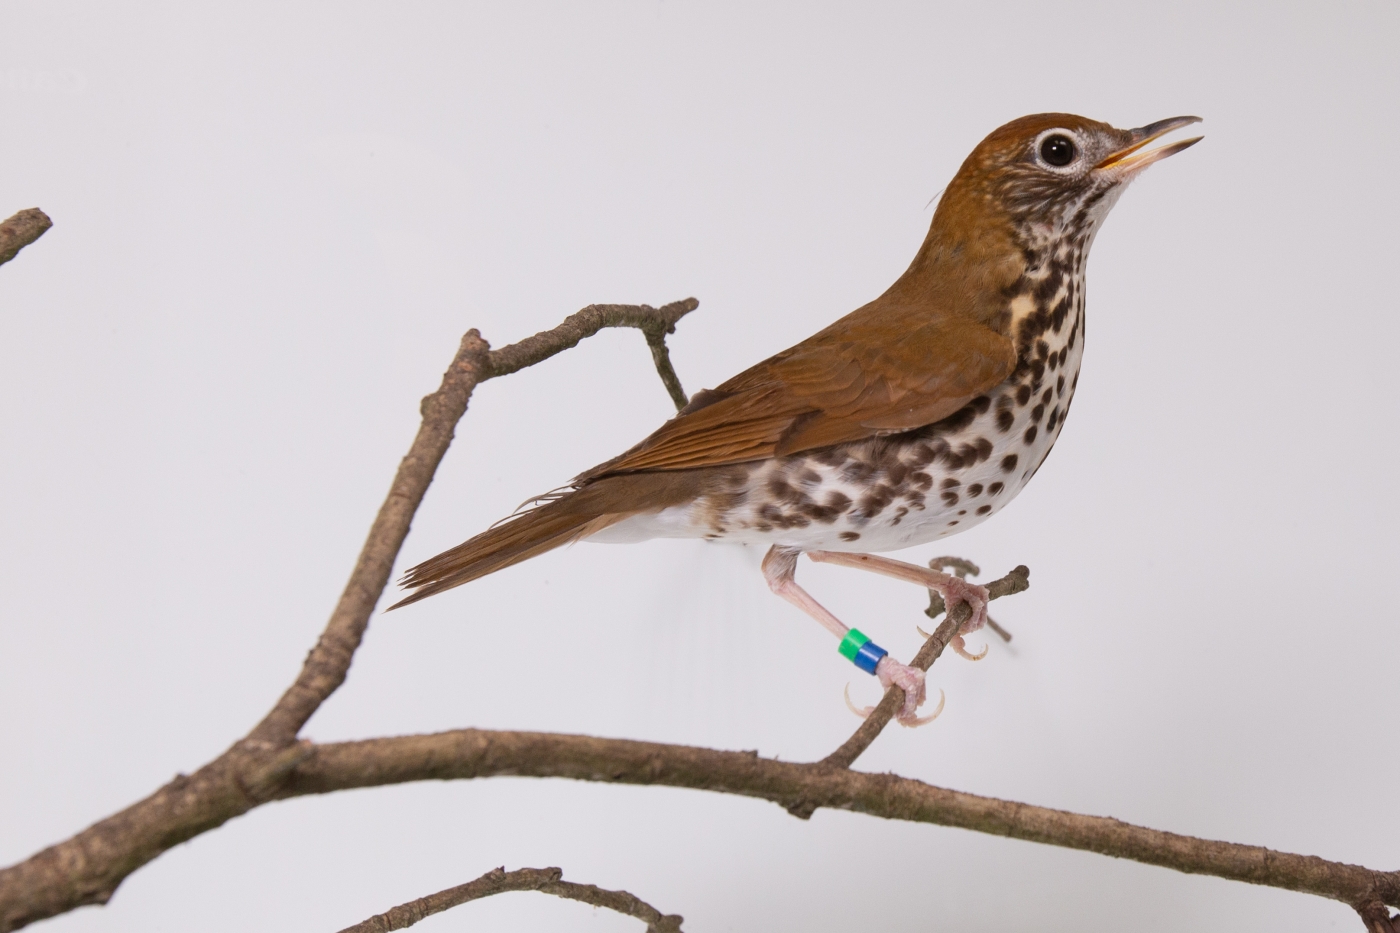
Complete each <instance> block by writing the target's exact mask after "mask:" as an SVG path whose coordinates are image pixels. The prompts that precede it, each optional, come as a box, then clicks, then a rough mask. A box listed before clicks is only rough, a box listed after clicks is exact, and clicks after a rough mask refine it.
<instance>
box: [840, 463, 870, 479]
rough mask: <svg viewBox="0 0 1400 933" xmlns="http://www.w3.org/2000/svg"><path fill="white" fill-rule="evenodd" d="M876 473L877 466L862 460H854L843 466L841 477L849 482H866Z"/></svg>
mask: <svg viewBox="0 0 1400 933" xmlns="http://www.w3.org/2000/svg"><path fill="white" fill-rule="evenodd" d="M874 473H875V467H873V466H871V465H870V464H869V463H866V462H864V461H862V460H852V461H851V462H850V463H847V464H846V465H845V466H843V467H841V478H842V479H844V480H845V481H846V482H848V483H857V484H864V483H865V481H866V480H868V479H870V478H871V476H873V475H874Z"/></svg>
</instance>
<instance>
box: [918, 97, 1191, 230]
mask: <svg viewBox="0 0 1400 933" xmlns="http://www.w3.org/2000/svg"><path fill="white" fill-rule="evenodd" d="M1199 121H1200V117H1171V118H1169V119H1166V120H1158V121H1157V122H1156V123H1149V124H1148V125H1147V126H1140V127H1138V128H1137V129H1132V130H1120V129H1116V128H1114V127H1112V126H1109V125H1108V124H1107V123H1100V122H1099V121H1097V120H1090V119H1088V118H1087V117H1080V116H1075V115H1074V114H1070V113H1037V114H1032V115H1031V116H1028V117H1021V118H1020V119H1019V120H1012V121H1011V122H1010V123H1008V124H1006V125H1005V126H1002V127H1000V128H998V129H996V130H994V131H993V132H992V133H991V135H989V136H988V137H987V138H986V139H984V140H982V142H981V143H979V144H978V146H977V148H976V149H974V150H972V154H971V155H969V156H968V157H967V159H966V161H964V162H963V164H962V168H960V169H959V170H958V174H957V175H956V176H955V177H954V178H953V181H952V182H951V183H950V184H949V185H948V191H947V193H946V195H945V196H944V198H943V201H942V203H941V204H940V205H939V206H940V208H942V209H944V211H943V212H944V213H946V214H947V215H948V216H947V218H946V219H947V221H948V222H950V224H952V225H956V226H963V227H966V226H978V225H997V224H999V223H1005V222H1008V221H1009V223H1010V225H1011V226H1012V227H1013V228H1014V229H1015V231H1016V232H1017V233H1018V234H1020V235H1021V236H1022V237H1025V238H1026V239H1029V240H1032V241H1034V240H1040V239H1045V238H1058V237H1059V236H1061V235H1064V234H1066V233H1069V232H1072V231H1074V232H1078V231H1083V232H1088V233H1091V232H1092V230H1093V228H1095V227H1097V226H1098V223H1099V222H1101V221H1102V220H1103V218H1104V216H1105V215H1107V213H1108V210H1109V208H1111V207H1112V206H1113V203H1114V202H1115V201H1116V200H1117V198H1118V195H1119V194H1121V193H1122V191H1123V187H1124V186H1125V185H1126V184H1127V183H1128V182H1130V181H1132V180H1133V179H1134V178H1136V177H1137V176H1138V175H1139V174H1141V173H1142V171H1143V170H1144V169H1145V168H1147V167H1148V166H1149V165H1151V164H1152V163H1154V162H1158V161H1161V160H1162V159H1165V158H1166V157H1167V156H1170V155H1174V154H1176V153H1178V152H1180V151H1181V150H1183V149H1185V148H1187V147H1188V146H1192V145H1195V144H1196V143H1197V142H1200V140H1201V137H1199V136H1198V137H1196V138H1194V139H1187V140H1182V141H1181V142H1176V143H1172V144H1170V145H1166V146H1160V147H1157V148H1155V149H1151V148H1148V147H1149V146H1150V145H1151V144H1152V143H1153V142H1155V141H1156V140H1158V139H1160V138H1162V137H1163V136H1165V135H1167V134H1168V133H1170V132H1172V131H1173V130H1177V129H1180V128H1181V127H1183V126H1189V125H1190V124H1192V123H1197V122H1199ZM935 223H936V221H935Z"/></svg>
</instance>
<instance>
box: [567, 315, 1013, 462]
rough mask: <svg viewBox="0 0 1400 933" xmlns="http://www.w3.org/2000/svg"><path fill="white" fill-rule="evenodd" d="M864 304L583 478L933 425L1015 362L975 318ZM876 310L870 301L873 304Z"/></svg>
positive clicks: (1008, 347) (1005, 344)
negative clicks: (884, 309) (902, 311)
mask: <svg viewBox="0 0 1400 933" xmlns="http://www.w3.org/2000/svg"><path fill="white" fill-rule="evenodd" d="M868 308H869V306H867V308H862V309H861V311H857V312H856V313H855V314H852V315H849V316H848V317H846V318H844V319H842V320H841V321H838V322H837V323H836V324H833V325H832V326H831V327H828V328H827V329H826V330H824V331H822V332H821V333H818V334H816V335H814V336H812V337H811V338H809V339H807V340H805V341H803V342H802V343H800V344H798V345H797V346H795V347H792V348H791V349H789V350H785V351H783V352H782V353H779V354H778V355H777V356H774V357H771V358H769V359H768V360H765V361H764V362H762V363H760V364H758V365H757V366H755V367H753V368H752V369H749V370H746V371H745V372H743V373H740V374H739V375H738V376H735V377H734V378H733V379H730V380H729V381H728V382H726V383H724V384H723V385H721V386H719V387H718V388H716V389H714V390H713V391H711V392H702V393H697V395H696V397H695V399H694V400H693V401H692V402H691V404H690V405H689V406H687V408H686V409H685V410H684V411H682V412H681V413H680V414H679V415H677V416H676V417H675V418H673V419H672V420H671V421H668V422H667V423H666V424H664V425H662V427H661V428H660V429H659V430H657V431H656V433H654V434H652V435H651V436H650V437H648V438H647V439H646V440H644V441H642V442H641V443H640V444H638V445H637V446H636V447H634V448H632V449H631V450H630V451H628V452H627V453H625V454H623V455H622V456H621V457H618V458H617V459H616V460H612V461H609V462H608V463H604V464H600V465H599V466H597V467H595V468H593V469H592V470H589V471H588V472H587V473H584V474H583V475H582V476H580V477H578V480H591V479H596V478H598V477H600V476H605V475H609V474H615V473H625V472H632V471H637V470H684V469H692V468H695V467H706V466H720V465H723V464H728V463H739V462H742V461H746V460H758V459H762V458H765V457H772V456H783V455H786V454H792V453H798V452H800V451H803V450H811V449H813V448H816V447H825V446H828V445H831V444H840V443H844V442H846V441H854V440H859V439H861V438H865V437H871V436H874V435H879V434H893V433H896V432H899V431H907V430H910V429H913V428H917V427H921V426H923V425H926V424H932V423H933V422H935V421H938V420H940V419H942V418H945V417H947V416H948V415H951V414H952V413H953V412H955V411H957V410H958V409H959V408H961V407H962V406H963V405H966V404H967V403H968V402H969V401H971V400H972V399H974V398H976V397H977V396H978V395H980V394H982V393H983V392H986V391H987V390H989V389H991V388H993V387H994V386H996V385H997V384H998V383H1000V382H1001V381H1002V380H1004V379H1005V378H1006V377H1007V376H1009V375H1010V374H1011V371H1012V370H1013V369H1014V368H1015V366H1016V349H1015V346H1014V345H1013V343H1012V342H1011V340H1009V339H1008V338H1006V337H1003V336H1002V335H1001V334H998V333H997V332H996V331H994V330H992V329H990V328H988V327H986V326H985V325H983V324H979V323H977V322H975V321H970V320H965V319H960V318H947V317H944V318H937V319H934V320H929V318H928V316H927V312H926V311H925V312H924V313H923V314H922V315H919V317H922V318H923V319H922V320H918V321H912V320H904V319H906V318H913V317H914V316H915V315H914V313H912V312H911V313H909V314H904V315H891V314H889V313H888V312H885V313H883V314H880V315H874V314H869V313H863V312H866V311H867V309H868ZM870 310H873V309H870Z"/></svg>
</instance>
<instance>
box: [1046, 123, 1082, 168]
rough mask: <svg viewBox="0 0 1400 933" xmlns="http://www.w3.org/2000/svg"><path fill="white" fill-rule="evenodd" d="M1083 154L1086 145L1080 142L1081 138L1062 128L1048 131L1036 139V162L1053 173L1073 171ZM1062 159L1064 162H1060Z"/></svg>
mask: <svg viewBox="0 0 1400 933" xmlns="http://www.w3.org/2000/svg"><path fill="white" fill-rule="evenodd" d="M1066 143H1068V148H1067V149H1066V146H1065V144H1066ZM1083 152H1084V144H1083V143H1081V142H1080V141H1079V137H1078V136H1077V135H1076V134H1075V133H1074V132H1072V131H1070V130H1067V129H1063V128H1061V127H1055V128H1054V129H1049V130H1046V131H1045V132H1043V133H1041V134H1040V135H1039V136H1037V137H1036V138H1035V160H1036V161H1037V162H1038V163H1040V165H1042V166H1043V167H1045V168H1048V169H1049V170H1050V171H1052V172H1065V171H1071V170H1073V167H1074V165H1075V163H1076V162H1078V161H1079V158H1080V156H1081V155H1082V154H1083ZM1061 159H1063V161H1060V160H1061Z"/></svg>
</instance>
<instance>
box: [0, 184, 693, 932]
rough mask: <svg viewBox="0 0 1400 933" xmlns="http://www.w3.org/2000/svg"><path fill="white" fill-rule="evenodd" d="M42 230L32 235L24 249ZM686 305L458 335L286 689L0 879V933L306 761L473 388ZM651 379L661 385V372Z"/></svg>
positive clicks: (101, 884) (598, 308) (85, 898)
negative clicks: (159, 781)
mask: <svg viewBox="0 0 1400 933" xmlns="http://www.w3.org/2000/svg"><path fill="white" fill-rule="evenodd" d="M34 213H38V217H39V218H43V222H45V223H47V221H48V218H47V217H43V214H42V213H41V212H31V211H21V212H20V214H17V215H16V217H17V218H20V217H26V216H28V220H26V221H25V223H26V224H33V223H37V222H38V220H37V218H34V217H32V216H29V215H32V214H34ZM11 220H12V221H13V220H14V218H12V219H11ZM8 223H10V222H8V221H7V224H8ZM25 229H28V228H25ZM42 232H43V230H42V229H40V230H39V231H38V233H33V235H32V236H31V237H30V239H29V240H28V241H26V242H32V241H33V239H34V238H35V237H37V236H38V235H39V234H40V233H42ZM0 235H3V228H0ZM20 245H21V246H22V245H23V244H20ZM16 249H18V247H16ZM698 305H699V302H697V301H696V300H695V299H694V298H687V299H685V300H683V301H678V302H673V303H672V304H669V305H665V306H664V307H662V308H660V309H656V308H650V307H648V306H646V305H591V306H589V307H587V308H584V309H583V310H582V311H580V312H578V313H577V314H573V315H570V316H569V317H568V318H566V319H565V321H564V323H563V324H561V325H560V326H559V327H556V328H554V329H553V330H549V331H545V332H543V333H540V334H536V335H534V336H533V337H529V338H526V339H525V340H522V341H520V342H519V343H517V344H513V345H511V346H507V347H504V348H502V349H500V350H494V351H493V350H491V349H490V346H489V345H488V344H487V342H486V341H485V340H483V339H482V338H481V335H480V334H479V333H478V332H477V331H475V330H470V331H468V332H467V333H466V334H465V335H464V336H463V337H462V340H461V344H460V345H459V347H458V349H457V354H456V356H455V357H454V358H453V360H452V363H451V365H450V366H448V368H447V372H446V373H444V374H443V378H442V384H441V386H440V387H439V388H438V390H437V391H436V392H434V393H433V394H431V395H429V396H427V397H426V398H424V399H423V402H422V405H421V406H420V410H421V412H422V416H423V417H422V424H421V426H420V427H419V430H418V434H417V436H416V437H415V438H414V440H413V444H412V445H411V446H410V447H409V451H408V454H407V456H405V457H404V459H403V461H402V462H401V463H400V464H399V469H398V472H397V473H396V474H395V476H394V481H393V483H392V485H391V486H390V487H389V494H388V496H387V497H386V498H385V500H384V504H383V505H382V506H380V509H379V513H378V515H376V517H375V520H374V524H373V525H372V526H371V527H370V532H369V535H368V536H367V537H366V539H365V543H364V547H363V548H361V550H360V555H359V557H358V559H357V560H356V562H355V568H354V570H353V571H352V572H351V574H350V579H349V581H348V582H347V583H346V585H345V590H344V592H343V593H342V594H341V597H340V600H339V602H338V603H337V604H336V607H335V610H334V611H333V612H332V613H331V617H330V620H329V622H328V623H327V624H326V628H325V630H324V631H323V632H322V633H321V637H320V638H319V639H318V640H317V643H316V645H315V647H314V648H312V649H311V652H310V654H308V655H307V658H306V661H305V662H304V663H303V665H302V669H301V672H300V673H299V674H298V675H297V679H296V681H295V682H294V683H293V684H292V686H291V687H289V688H288V689H287V691H286V692H285V693H284V694H283V695H282V697H281V698H280V699H279V700H278V701H277V704H276V705H275V706H274V707H273V708H272V709H271V710H270V711H269V712H268V714H267V715H266V716H265V717H264V718H263V720H262V721H261V722H260V723H258V724H257V725H256V726H255V727H254V728H253V730H252V731H251V732H250V733H249V734H248V735H247V736H246V737H245V738H243V739H241V740H240V741H238V742H236V743H234V745H233V746H231V747H230V748H229V749H228V750H227V751H225V752H224V753H223V754H222V755H220V756H219V757H218V758H216V759H214V760H213V761H211V762H209V763H208V764H206V765H205V766H204V767H202V768H200V769H199V770H198V771H196V772H195V773H194V774H192V775H190V776H188V777H186V776H183V775H181V776H179V777H177V778H176V779H175V780H174V781H171V782H170V783H169V784H167V785H165V786H164V787H162V788H160V789H159V790H157V791H156V792H155V793H154V794H152V795H151V796H149V797H147V798H145V799H144V800H140V801H137V802H136V803H134V804H132V805H131V806H130V807H127V808H126V809H125V810H122V811H121V812H119V813H116V814H114V815H112V816H110V817H107V818H106V819H104V820H101V821H99V822H97V823H94V824H93V825H92V826H89V827H88V828H87V829H85V830H83V831H82V832H80V833H78V834H77V835H76V836H73V837H72V838H70V839H68V840H66V841H64V842H61V843H59V844H57V845H54V846H50V847H49V848H47V849H44V850H43V851H41V852H38V853H36V854H35V855H33V856H31V857H30V858H29V859H27V860H25V861H23V862H19V863H17V864H15V865H12V866H10V867H8V868H5V869H0V933H8V931H10V930H16V929H19V928H20V927H23V926H26V925H27V924H30V923H33V922H34V921H35V920H42V919H44V918H45V917H52V916H55V915H57V914H61V913H65V912H66V911H69V910H72V909H73V908H75V907H81V906H83V905H86V904H105V903H106V902H107V901H108V899H109V898H111V896H112V894H113V893H115V891H116V889H117V886H118V885H119V884H121V882H122V880H123V879H125V878H126V876H127V875H129V874H131V873H132V872H133V871H136V870H137V869H138V868H140V867H141V866H142V865H144V864H146V863H147V862H149V861H151V860H152V859H154V858H156V857H157V856H159V855H160V854H161V853H162V852H165V851H166V850H167V849H170V848H171V847H173V846H176V845H179V844H180V843H181V842H185V841H186V840H189V839H191V838H193V837H195V836H197V835H199V834H201V833H204V832H208V831H209V830H211V829H214V828H215V827H217V826H220V825H222V824H223V823H225V822H226V821H228V820H230V819H232V818H234V817H236V816H240V815H242V814H243V813H246V812H247V811H249V810H251V809H252V808H254V807H256V806H259V805H260V804H262V803H264V802H266V801H267V800H268V799H270V797H271V795H272V793H273V791H274V790H275V789H276V788H277V787H278V786H279V785H280V784H281V782H282V781H283V780H285V778H286V776H287V775H288V774H289V773H290V771H291V769H292V768H293V767H295V765H296V764H297V763H298V762H299V761H301V760H302V759H303V758H305V757H306V756H307V755H309V754H310V753H311V746H310V744H309V743H305V742H301V743H298V742H297V741H296V735H297V733H298V732H300V730H301V728H302V726H304V725H305V724H306V721H307V720H308V719H310V718H311V716H312V714H314V713H315V712H316V710H317V709H319V708H320V706H321V704H322V703H324V702H325V701H326V699H327V698H328V697H329V696H330V695H331V694H332V693H334V692H335V690H336V689H337V688H338V687H339V686H340V685H341V684H342V683H344V682H345V676H346V673H347V672H348V671H349V669H350V662H351V661H352V660H353V659H354V656H355V651H356V650H358V648H359V646H360V642H361V641H362V639H363V638H364V633H365V629H366V627H367V626H368V625H369V617H370V614H371V613H372V612H373V611H374V607H375V605H376V604H377V603H378V601H379V599H380V597H381V596H382V595H383V592H384V588H385V586H386V585H387V584H388V582H389V573H390V572H391V570H392V569H393V565H394V561H395V560H396V559H397V558H398V553H399V549H400V548H401V547H402V545H403V541H404V538H405V537H406V536H407V535H408V529H409V526H410V524H411V523H412V520H413V515H414V513H415V512H416V511H417V509H418V506H419V504H420V503H421V502H422V501H423V496H424V494H425V493H426V492H427V489H428V485H429V484H430V483H431V482H432V478H433V474H434V473H435V472H436V470H437V467H438V464H439V463H440V462H441V461H442V458H443V456H444V454H446V452H447V448H448V445H450V444H451V442H452V437H453V433H454V431H455V430H456V424H457V421H458V420H459V419H460V418H461V417H462V415H463V414H465V413H466V409H467V403H468V402H469V401H470V399H471V394H472V391H473V390H474V389H475V388H476V386H477V385H478V384H479V383H481V382H483V381H485V380H487V379H491V378H495V377H496V376H503V375H508V374H509V373H513V372H516V371H518V370H520V369H523V368H525V367H527V366H533V365H534V364H536V363H539V362H542V361H544V360H546V359H549V358H550V357H551V356H553V355H555V354H556V353H560V352H562V351H564V350H567V349H569V348H570V347H573V346H575V345H577V344H578V342H579V341H580V340H583V339H584V338H585V337H589V336H591V335H592V334H595V333H597V332H598V331H599V330H600V329H602V328H604V327H636V328H638V329H639V330H642V331H643V332H644V333H646V334H647V335H648V341H649V342H650V338H651V334H653V333H655V334H657V335H664V334H666V333H669V332H670V331H672V330H673V329H674V328H675V324H676V321H678V320H680V318H681V317H682V316H684V315H685V314H687V313H689V312H690V311H692V310H694V309H695V308H696V307H698ZM668 365H669V364H668ZM673 375H674V374H673ZM662 378H663V382H664V381H665V374H664V373H663V374H662Z"/></svg>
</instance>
